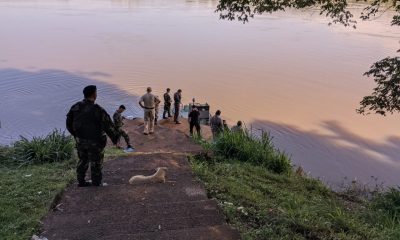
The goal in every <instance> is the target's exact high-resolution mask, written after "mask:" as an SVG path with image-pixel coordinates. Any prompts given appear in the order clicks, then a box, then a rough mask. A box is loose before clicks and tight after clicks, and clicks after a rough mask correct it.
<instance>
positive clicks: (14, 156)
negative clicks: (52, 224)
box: [0, 130, 76, 239]
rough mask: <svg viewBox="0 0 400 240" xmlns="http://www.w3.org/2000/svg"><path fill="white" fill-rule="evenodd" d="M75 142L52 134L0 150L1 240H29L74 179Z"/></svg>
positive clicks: (58, 134)
mask: <svg viewBox="0 0 400 240" xmlns="http://www.w3.org/2000/svg"><path fill="white" fill-rule="evenodd" d="M75 162H76V160H75V158H74V142H73V140H72V138H71V137H69V136H66V135H65V134H64V133H63V132H60V131H58V130H54V131H53V132H52V133H50V134H49V135H47V136H45V137H38V138H33V139H32V140H28V139H26V138H21V140H19V141H17V142H15V143H14V144H13V145H11V146H8V147H2V146H0V192H1V194H0V209H1V211H0V239H29V238H30V237H32V235H33V234H35V233H37V232H38V230H39V227H40V219H42V218H43V217H44V216H45V215H46V214H47V212H48V211H49V208H50V206H51V204H52V203H53V201H54V198H55V197H56V196H57V195H58V194H60V193H61V192H62V191H63V189H64V188H65V187H66V186H67V185H68V184H69V183H71V182H72V181H73V180H74V179H75Z"/></svg>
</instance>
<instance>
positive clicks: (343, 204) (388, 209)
mask: <svg viewBox="0 0 400 240" xmlns="http://www.w3.org/2000/svg"><path fill="white" fill-rule="evenodd" d="M232 138H237V139H240V141H235V140H232ZM266 138H267V139H260V140H257V139H253V138H248V137H246V136H239V137H238V136H235V135H234V134H231V133H227V134H224V135H223V136H222V137H221V138H220V139H219V140H218V141H217V143H216V144H211V146H210V144H208V143H203V145H204V147H205V149H206V150H207V151H206V152H205V153H203V154H202V155H200V156H195V157H193V158H191V163H192V167H193V171H194V172H195V173H196V175H197V176H198V177H199V179H201V181H203V182H204V183H205V185H206V188H207V191H208V195H209V197H210V198H212V199H216V200H217V201H218V202H219V205H220V206H221V207H222V208H223V210H224V213H225V216H226V218H227V221H228V223H230V224H232V225H233V226H235V227H236V228H237V229H238V230H239V231H240V232H241V234H242V237H243V239H254V240H261V239H268V240H273V239H276V240H281V239H288V240H289V239H360V240H361V239H362V240H366V239H371V240H372V239H374V240H376V239H382V240H383V239H385V240H387V239H393V240H395V239H400V192H399V189H398V188H392V189H389V190H388V189H386V190H385V191H383V189H382V188H379V187H378V188H376V189H368V188H365V186H363V185H360V184H358V183H357V182H353V183H352V184H351V185H349V186H348V187H347V188H346V189H345V190H344V191H342V192H334V191H333V190H331V189H329V188H328V187H327V186H326V185H324V184H323V183H322V182H321V181H319V180H317V179H314V178H312V177H310V176H307V175H306V174H305V172H304V171H303V170H302V168H301V167H299V168H296V169H293V170H292V169H291V170H290V171H276V169H286V168H283V167H282V168H272V169H271V168H270V164H268V162H269V161H270V162H276V160H277V159H279V158H281V157H282V156H281V152H280V151H279V150H277V149H276V148H275V147H274V146H273V143H272V142H271V141H270V138H269V137H268V136H266ZM227 143H229V144H227ZM255 145H256V146H258V150H257V151H255V150H254V149H252V148H253V147H252V146H255ZM246 146H247V147H246ZM246 148H250V149H251V151H249V150H248V149H246ZM260 148H264V149H265V151H264V152H266V154H268V152H271V151H274V152H275V154H270V155H269V157H266V159H264V163H260V162H257V161H252V160H251V159H252V157H253V156H260V153H259V152H263V151H262V150H260ZM244 155H245V156H244ZM283 158H284V157H283ZM254 159H259V158H254ZM265 162H267V164H265ZM278 163H280V164H285V161H278Z"/></svg>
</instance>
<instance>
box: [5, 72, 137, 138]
mask: <svg viewBox="0 0 400 240" xmlns="http://www.w3.org/2000/svg"><path fill="white" fill-rule="evenodd" d="M108 76H110V75H109V74H107V73H102V72H85V73H82V72H80V73H72V72H67V71H62V70H55V69H45V70H38V71H27V70H20V69H13V68H7V69H0V121H1V128H0V144H9V143H11V142H12V141H15V140H17V139H18V138H19V136H20V135H23V136H24V137H28V138H30V137H32V136H41V135H44V134H47V133H48V132H50V131H51V130H52V129H54V128H60V129H65V118H66V117H65V116H66V113H67V112H68V110H69V108H70V107H71V105H72V104H74V103H75V102H77V101H79V100H81V99H82V98H83V94H82V89H83V88H84V87H85V86H86V85H90V84H94V85H97V87H98V100H97V103H98V104H100V105H101V106H102V107H104V108H105V109H106V110H107V112H108V113H109V114H112V113H113V112H114V111H115V109H116V107H117V106H119V105H120V104H124V105H125V106H126V107H127V111H126V113H124V114H125V115H133V116H136V115H138V114H139V113H141V109H139V108H138V107H137V101H138V97H137V96H135V95H133V94H131V93H128V92H126V91H124V90H122V89H120V88H118V87H117V86H116V85H113V84H110V83H105V82H102V81H100V80H99V78H101V77H108Z"/></svg>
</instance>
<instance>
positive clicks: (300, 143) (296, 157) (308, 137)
mask: <svg viewBox="0 0 400 240" xmlns="http://www.w3.org/2000/svg"><path fill="white" fill-rule="evenodd" d="M252 125H253V128H254V129H256V128H258V129H260V128H261V129H265V130H267V131H269V132H271V135H272V136H273V138H274V143H275V145H276V146H277V147H278V148H280V149H281V150H284V151H285V152H287V153H289V154H290V155H291V157H292V160H293V162H294V164H296V165H301V166H303V167H304V169H305V170H306V171H309V172H310V173H311V175H312V176H314V177H320V178H321V179H322V180H323V181H325V182H327V183H328V184H331V185H333V186H338V184H340V183H342V182H343V181H345V178H347V179H348V180H353V179H357V180H359V181H361V182H362V183H365V184H371V185H372V184H376V183H381V182H383V183H384V184H385V185H389V186H390V185H400V174H399V171H400V159H399V156H400V148H399V146H400V138H399V137H397V136H391V137H388V138H387V139H386V140H385V141H383V142H379V141H373V140H370V139H365V138H363V137H361V136H358V135H356V134H354V133H352V132H351V131H350V130H349V129H347V128H345V127H344V126H342V125H341V124H340V123H339V122H336V121H325V122H323V123H322V124H321V126H322V127H323V128H324V129H325V130H328V131H329V132H330V133H329V134H328V133H327V134H322V133H319V132H316V131H304V130H302V129H300V128H298V127H296V126H291V125H286V124H279V123H274V122H270V121H255V122H253V123H252ZM374 178H377V179H378V180H377V181H376V180H374Z"/></svg>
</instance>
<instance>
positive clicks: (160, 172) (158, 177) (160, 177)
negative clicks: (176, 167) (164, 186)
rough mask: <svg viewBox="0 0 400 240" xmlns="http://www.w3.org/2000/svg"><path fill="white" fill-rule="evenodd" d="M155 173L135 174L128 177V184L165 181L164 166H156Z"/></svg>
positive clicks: (165, 171)
mask: <svg viewBox="0 0 400 240" xmlns="http://www.w3.org/2000/svg"><path fill="white" fill-rule="evenodd" d="M156 170H157V171H156V173H154V174H153V175H151V176H143V175H136V176H133V177H131V179H129V184H135V183H140V182H160V183H161V182H163V183H165V175H166V174H167V168H166V167H158V168H156Z"/></svg>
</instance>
